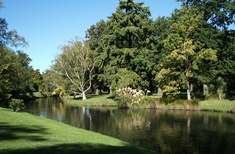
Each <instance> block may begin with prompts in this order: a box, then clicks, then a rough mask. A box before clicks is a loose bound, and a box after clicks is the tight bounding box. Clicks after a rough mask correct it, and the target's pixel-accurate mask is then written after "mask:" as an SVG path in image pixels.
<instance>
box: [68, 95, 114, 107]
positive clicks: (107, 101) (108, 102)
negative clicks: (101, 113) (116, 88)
mask: <svg viewBox="0 0 235 154" xmlns="http://www.w3.org/2000/svg"><path fill="white" fill-rule="evenodd" d="M64 101H65V103H67V104H71V105H78V106H117V103H116V102H115V101H114V100H113V99H112V98H111V95H107V94H103V95H91V94H90V95H87V99H86V100H82V99H81V97H78V98H75V99H74V98H73V97H65V98H64Z"/></svg>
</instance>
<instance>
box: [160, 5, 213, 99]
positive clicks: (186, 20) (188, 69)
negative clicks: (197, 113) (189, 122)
mask: <svg viewBox="0 0 235 154" xmlns="http://www.w3.org/2000/svg"><path fill="white" fill-rule="evenodd" d="M174 16H175V17H174ZM174 18H175V19H176V20H175V21H174V22H173V23H172V25H171V26H170V31H171V34H170V35H168V37H167V38H166V39H165V40H164V47H165V49H166V56H165V57H164V58H163V59H162V62H161V64H160V65H161V67H162V69H161V70H160V72H158V74H157V75H156V80H157V81H158V83H159V86H160V87H161V88H162V90H163V92H179V91H181V89H184V90H186V91H187V99H188V100H190V99H191V93H190V84H191V80H192V79H193V77H194V76H195V71H196V70H200V68H199V64H200V63H201V62H202V61H203V60H205V61H216V60H217V56H216V51H215V50H213V49H211V48H202V49H201V50H200V51H198V52H196V50H195V49H196V44H195V43H194V42H193V39H192V38H193V37H192V36H193V34H194V32H195V30H196V29H197V28H198V23H199V22H200V20H201V18H202V14H199V15H197V14H196V13H195V10H194V9H187V8H186V7H184V6H183V7H182V8H181V9H180V10H176V11H175V14H173V19H174Z"/></svg>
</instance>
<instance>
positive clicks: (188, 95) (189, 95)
mask: <svg viewBox="0 0 235 154" xmlns="http://www.w3.org/2000/svg"><path fill="white" fill-rule="evenodd" d="M187 98H188V100H191V94H190V89H189V88H188V89H187Z"/></svg>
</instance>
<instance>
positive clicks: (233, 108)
mask: <svg viewBox="0 0 235 154" xmlns="http://www.w3.org/2000/svg"><path fill="white" fill-rule="evenodd" d="M64 101H65V103H67V104H71V105H75V106H93V107H102V106H108V107H117V103H116V102H115V101H114V100H113V99H112V98H111V97H110V96H109V95H93V96H90V98H88V99H87V100H81V99H73V98H71V97H70V98H65V99H64ZM134 107H137V108H156V109H165V110H194V111H195V110H197V111H213V112H229V113H235V100H200V101H199V100H192V101H187V100H180V99H179V100H173V101H172V100H165V101H162V100H161V99H160V98H157V97H153V96H147V99H146V102H145V103H144V104H140V105H135V106H134Z"/></svg>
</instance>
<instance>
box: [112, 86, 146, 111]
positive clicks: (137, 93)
mask: <svg viewBox="0 0 235 154" xmlns="http://www.w3.org/2000/svg"><path fill="white" fill-rule="evenodd" d="M144 96H145V95H144V91H143V90H137V89H132V88H130V87H127V88H122V89H118V90H116V92H115V94H114V98H115V100H116V102H117V104H118V107H119V108H128V107H131V106H133V105H139V104H140V103H141V101H142V99H143V98H144Z"/></svg>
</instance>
